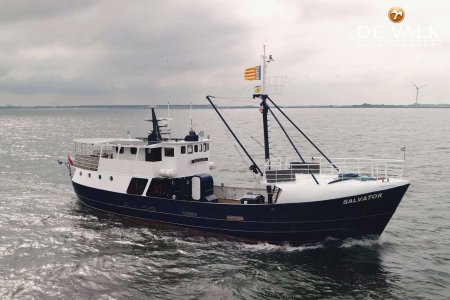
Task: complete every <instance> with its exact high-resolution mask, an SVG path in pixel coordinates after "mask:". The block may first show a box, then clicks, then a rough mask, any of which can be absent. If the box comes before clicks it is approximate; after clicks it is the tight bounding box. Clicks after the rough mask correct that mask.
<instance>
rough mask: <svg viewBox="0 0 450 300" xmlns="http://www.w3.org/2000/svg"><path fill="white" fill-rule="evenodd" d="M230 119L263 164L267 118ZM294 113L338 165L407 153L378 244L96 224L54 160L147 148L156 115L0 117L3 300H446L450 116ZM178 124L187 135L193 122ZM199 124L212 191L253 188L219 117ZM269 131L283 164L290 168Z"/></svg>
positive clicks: (280, 141) (248, 112)
mask: <svg viewBox="0 0 450 300" xmlns="http://www.w3.org/2000/svg"><path fill="white" fill-rule="evenodd" d="M222 111H223V113H224V116H225V118H227V119H228V120H229V122H230V125H232V126H233V127H234V128H235V129H236V131H237V133H238V135H239V137H241V138H242V141H243V142H244V143H245V144H247V145H248V149H249V150H250V152H251V153H253V154H254V155H255V157H256V158H257V160H258V162H261V161H262V155H263V149H262V147H261V145H260V144H261V143H262V130H261V122H260V121H261V120H260V118H261V115H260V113H259V112H258V110H257V109H223V110H222ZM286 111H287V112H288V114H289V115H290V116H291V117H292V118H293V119H294V120H296V121H297V122H298V123H297V124H298V125H299V126H300V127H301V128H302V129H304V131H305V132H306V133H307V134H308V135H309V136H310V137H311V138H312V139H313V140H314V141H315V142H316V143H317V144H318V145H319V146H320V147H321V149H322V150H323V151H324V152H325V153H327V154H328V155H329V156H330V157H372V158H396V159H402V158H403V154H404V153H403V152H402V151H400V148H402V147H404V146H406V167H405V172H404V177H406V178H409V179H410V180H411V187H410V189H409V190H408V192H407V193H406V195H405V197H404V198H403V201H402V203H401V204H400V206H399V207H398V209H397V212H396V214H395V215H394V217H393V218H392V220H391V222H390V223H389V225H388V226H387V228H386V230H385V232H384V233H383V235H382V236H381V237H380V238H379V239H362V240H346V241H343V242H323V243H318V244H312V245H304V246H299V247H293V246H290V245H283V246H273V245H269V244H264V243H260V244H246V243H243V242H238V241H233V240H224V239H219V238H216V237H208V236H198V235H196V234H194V233H192V232H183V231H175V230H173V229H167V228H155V227H148V226H140V225H135V224H130V223H128V222H126V221H124V220H121V219H119V218H116V217H112V216H108V215H103V214H99V213H95V212H93V211H91V210H88V209H85V208H83V207H81V206H80V205H79V204H78V202H77V200H76V197H75V194H74V192H73V190H72V187H71V184H70V180H69V175H68V172H67V169H66V168H65V167H64V166H60V165H58V164H57V163H56V160H57V159H58V158H60V159H65V158H66V157H67V155H68V154H69V153H71V154H73V143H72V140H73V139H74V138H80V137H127V131H130V134H131V136H133V137H135V136H138V137H139V136H145V135H146V133H147V131H148V128H149V125H150V124H149V123H147V122H143V119H145V118H147V117H148V111H146V110H142V109H123V108H122V109H100V108H99V109H0V299H10V298H13V299H145V298H148V299H449V298H450V199H449V196H450V172H449V170H450V109H376V108H374V109H358V108H357V109H351V108H348V109H333V108H330V109H328V108H319V109H313V108H301V109H286ZM158 112H159V116H161V117H164V116H167V111H165V110H159V111H158ZM170 116H171V117H173V118H174V120H173V121H172V122H171V127H172V128H173V131H172V135H173V136H174V137H175V136H184V135H185V134H186V133H187V131H188V129H189V111H188V110H182V109H173V110H171V112H170ZM192 116H193V126H194V129H195V130H197V131H200V130H203V131H204V135H205V136H208V135H209V136H210V138H211V139H212V146H211V151H212V153H211V159H210V160H211V161H214V162H216V165H217V169H216V170H214V176H215V182H216V183H220V182H223V183H225V184H230V185H250V186H253V185H255V184H256V183H257V180H258V178H255V177H254V176H253V175H252V173H250V172H249V171H248V162H247V161H246V159H245V158H244V157H243V155H242V153H241V152H238V151H237V147H236V145H235V144H234V143H233V140H232V138H231V136H230V135H229V134H228V133H227V132H226V130H225V128H224V126H223V124H222V123H221V122H220V120H219V119H218V117H217V116H216V115H215V113H214V111H213V110H212V109H194V110H193V112H192ZM270 125H271V132H270V136H271V141H272V142H273V143H272V149H271V151H272V153H273V155H274V156H280V157H283V156H293V153H294V152H293V151H292V150H291V149H289V144H288V143H287V141H286V140H285V138H284V137H283V135H282V132H281V131H280V130H279V129H277V128H276V126H275V123H274V121H273V120H272V119H271V120H270ZM286 128H287V130H288V131H289V132H292V133H294V131H293V129H292V126H286ZM293 136H294V140H296V141H297V142H298V144H299V145H300V149H301V151H302V153H304V154H305V156H306V157H309V156H314V155H317V153H316V152H315V151H313V149H311V147H309V146H308V145H307V144H306V143H305V142H304V141H303V140H302V139H301V137H300V135H299V134H296V133H294V134H293Z"/></svg>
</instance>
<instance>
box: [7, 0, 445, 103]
mask: <svg viewBox="0 0 450 300" xmlns="http://www.w3.org/2000/svg"><path fill="white" fill-rule="evenodd" d="M449 3H450V2H448V1H445V0H443V1H414V2H413V1H396V2H395V3H394V2H392V1H379V0H376V1H375V0H374V1H351V0H343V1H317V0H315V1H295V0H292V1H289V0H286V1H267V0H259V1H245V0H241V1H238V0H228V1H154V0H152V1H80V0H77V1H61V0H40V1H31V0H29V1H18V0H9V1H5V0H4V1H1V2H0V105H7V104H10V105H48V104H50V105H76V104H160V103H166V102H167V101H168V100H170V102H171V103H189V102H190V101H192V102H193V103H196V104H205V100H204V98H205V96H206V95H207V94H211V95H220V96H236V97H245V96H249V95H250V94H251V93H252V87H253V86H254V85H255V82H248V81H247V82H246V81H245V80H243V70H244V68H246V67H248V66H252V65H256V64H258V62H259V55H260V54H261V50H262V45H263V44H266V45H267V51H268V53H270V54H272V55H273V56H274V58H275V60H276V61H275V62H273V63H271V64H270V66H269V73H270V74H271V75H283V76H287V78H288V79H287V82H286V85H285V88H284V90H283V93H282V94H281V95H277V96H276V98H277V99H278V102H279V103H282V104H299V105H306V104H356V103H363V102H368V103H385V104H409V103H412V102H413V101H414V100H415V89H414V87H412V85H411V83H410V82H409V81H413V82H415V83H417V84H419V85H425V84H426V85H427V87H426V88H424V89H423V90H422V92H421V101H420V102H422V103H450V97H449V95H450V84H449V83H448V81H449V79H448V78H449V75H450V46H449V45H450V18H448V13H449V11H450V4H449ZM394 5H398V6H401V7H402V8H403V9H404V10H405V11H406V18H405V20H404V21H403V22H402V23H400V24H393V23H391V22H390V21H389V20H388V18H387V12H388V10H389V8H391V7H392V6H394ZM418 31H419V32H418Z"/></svg>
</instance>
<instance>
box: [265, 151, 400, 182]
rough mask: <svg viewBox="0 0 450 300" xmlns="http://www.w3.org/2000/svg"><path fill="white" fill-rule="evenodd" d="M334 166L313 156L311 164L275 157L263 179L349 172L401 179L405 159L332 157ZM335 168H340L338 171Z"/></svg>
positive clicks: (266, 166) (292, 178)
mask: <svg viewBox="0 0 450 300" xmlns="http://www.w3.org/2000/svg"><path fill="white" fill-rule="evenodd" d="M332 161H333V164H330V163H329V162H328V161H325V160H324V159H323V158H322V157H313V161H311V162H306V163H303V162H299V161H298V158H289V157H288V158H286V159H284V160H283V159H280V158H274V159H271V160H269V161H267V162H266V164H265V165H264V179H265V181H266V182H267V183H274V182H283V181H295V180H297V178H298V176H297V174H310V173H311V174H320V175H329V176H330V177H333V176H334V177H336V176H338V175H339V176H343V175H342V174H347V173H352V174H357V175H358V176H357V177H356V178H355V179H358V178H359V179H361V180H367V179H368V178H369V179H372V180H373V179H383V180H389V178H402V176H403V168H404V163H405V162H404V160H399V159H372V158H335V159H333V160H332ZM334 166H339V171H338V170H336V168H335V167H334ZM306 178H307V177H305V179H306Z"/></svg>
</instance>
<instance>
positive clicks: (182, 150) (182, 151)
mask: <svg viewBox="0 0 450 300" xmlns="http://www.w3.org/2000/svg"><path fill="white" fill-rule="evenodd" d="M185 153H186V146H181V154H185Z"/></svg>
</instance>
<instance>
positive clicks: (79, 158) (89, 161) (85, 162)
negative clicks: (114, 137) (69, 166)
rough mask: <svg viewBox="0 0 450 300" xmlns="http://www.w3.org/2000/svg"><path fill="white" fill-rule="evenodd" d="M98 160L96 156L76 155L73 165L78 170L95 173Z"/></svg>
mask: <svg viewBox="0 0 450 300" xmlns="http://www.w3.org/2000/svg"><path fill="white" fill-rule="evenodd" d="M99 159H100V157H99V156H97V155H84V154H76V155H75V162H74V165H75V167H77V168H80V169H84V170H89V171H97V170H98V161H99Z"/></svg>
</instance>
